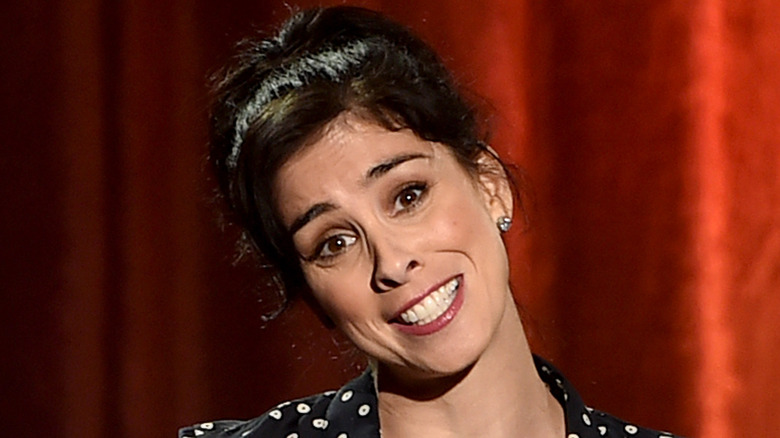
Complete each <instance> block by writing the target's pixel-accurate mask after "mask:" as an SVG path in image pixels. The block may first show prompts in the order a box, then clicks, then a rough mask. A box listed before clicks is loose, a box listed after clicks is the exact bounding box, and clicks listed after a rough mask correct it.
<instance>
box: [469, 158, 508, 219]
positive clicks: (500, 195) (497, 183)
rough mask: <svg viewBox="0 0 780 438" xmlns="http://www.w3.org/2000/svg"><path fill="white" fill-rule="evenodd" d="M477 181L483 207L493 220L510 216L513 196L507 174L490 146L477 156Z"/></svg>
mask: <svg viewBox="0 0 780 438" xmlns="http://www.w3.org/2000/svg"><path fill="white" fill-rule="evenodd" d="M477 182H478V184H479V189H480V191H481V192H482V195H483V197H484V200H485V207H486V208H487V210H488V212H489V213H490V216H491V218H493V221H494V222H495V221H498V218H500V217H501V216H507V217H510V218H511V217H512V207H513V205H514V197H513V195H512V186H511V184H510V182H509V176H508V175H507V174H506V171H505V170H504V167H503V166H502V165H501V162H500V161H499V160H498V155H496V153H495V151H493V149H492V148H490V149H489V152H482V153H481V154H480V156H479V157H478V158H477Z"/></svg>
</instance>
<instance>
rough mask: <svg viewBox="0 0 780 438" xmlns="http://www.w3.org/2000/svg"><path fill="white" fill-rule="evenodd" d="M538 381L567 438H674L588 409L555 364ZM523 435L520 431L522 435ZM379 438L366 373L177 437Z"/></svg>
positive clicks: (543, 365)
mask: <svg viewBox="0 0 780 438" xmlns="http://www.w3.org/2000/svg"><path fill="white" fill-rule="evenodd" d="M534 362H535V364H536V369H537V371H538V372H539V376H540V377H541V378H542V380H543V381H544V382H545V383H546V384H547V386H548V387H549V388H550V392H551V393H552V395H553V396H554V397H555V398H556V399H557V400H558V402H559V403H560V404H561V406H562V407H563V411H564V415H565V417H566V437H567V438H599V437H616V438H617V437H619V438H670V437H673V436H674V435H672V434H670V433H666V432H658V431H653V430H650V429H646V428H643V427H639V426H637V425H635V424H632V423H628V422H625V421H623V420H620V419H618V418H615V417H613V416H611V415H609V414H605V413H603V412H600V411H597V410H595V409H592V408H590V407H587V406H586V405H585V404H584V403H583V401H582V399H581V398H580V396H579V394H577V391H575V390H574V388H573V387H572V386H571V384H570V383H569V382H568V381H567V380H566V379H565V378H564V377H563V375H561V373H560V372H558V371H557V370H556V369H555V368H553V366H552V365H550V364H549V363H547V362H546V361H545V360H544V359H541V358H539V357H536V356H534ZM518 433H519V431H518ZM196 437H204V438H244V437H246V438H258V437H262V438H379V437H380V433H379V413H378V411H377V395H376V389H375V388H374V379H373V378H372V376H371V374H370V373H369V372H368V371H366V372H364V373H363V374H362V375H360V376H359V377H357V378H355V379H353V380H352V381H350V382H349V383H347V384H346V385H345V386H344V387H343V388H341V389H339V390H338V391H328V392H324V393H322V394H317V395H314V396H311V397H306V398H302V399H298V400H293V401H288V402H284V403H281V404H279V405H277V406H276V407H275V408H273V409H271V410H270V411H268V412H266V413H265V414H263V415H261V416H259V417H257V418H254V419H252V420H248V421H236V420H223V421H214V422H210V423H201V424H197V425H195V426H192V427H185V428H183V429H181V430H180V431H179V438H196Z"/></svg>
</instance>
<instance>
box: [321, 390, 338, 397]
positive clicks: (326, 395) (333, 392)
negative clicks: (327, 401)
mask: <svg viewBox="0 0 780 438" xmlns="http://www.w3.org/2000/svg"><path fill="white" fill-rule="evenodd" d="M335 393H336V391H325V392H323V393H322V395H324V396H325V397H330V396H332V395H333V394H335Z"/></svg>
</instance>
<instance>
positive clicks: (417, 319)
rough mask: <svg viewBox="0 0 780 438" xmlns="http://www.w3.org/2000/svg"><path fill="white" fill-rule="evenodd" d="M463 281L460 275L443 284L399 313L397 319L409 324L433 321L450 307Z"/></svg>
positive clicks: (418, 324)
mask: <svg viewBox="0 0 780 438" xmlns="http://www.w3.org/2000/svg"><path fill="white" fill-rule="evenodd" d="M461 281H462V279H461V276H460V275H459V276H457V277H455V278H453V279H452V280H450V281H448V282H447V283H445V284H443V285H441V286H440V287H439V288H438V289H436V290H434V291H433V292H431V293H429V294H428V295H427V296H426V297H425V298H423V299H422V300H421V301H420V302H419V303H417V304H415V305H414V306H412V307H411V308H410V309H407V310H406V311H404V312H402V313H401V314H400V315H398V318H396V321H397V322H398V323H400V324H403V325H408V326H424V325H427V324H430V323H432V322H433V321H435V320H436V319H438V318H439V317H441V316H442V315H444V314H445V313H446V312H447V310H449V309H450V307H451V306H452V303H453V302H454V301H455V297H456V296H457V295H458V291H459V289H460V285H461Z"/></svg>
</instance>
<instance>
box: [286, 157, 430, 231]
mask: <svg viewBox="0 0 780 438" xmlns="http://www.w3.org/2000/svg"><path fill="white" fill-rule="evenodd" d="M421 158H425V159H429V158H431V157H430V156H428V155H425V154H404V155H398V156H395V157H393V158H390V159H389V160H387V161H384V162H382V163H379V164H377V165H376V166H374V167H372V168H371V169H369V170H368V172H366V181H371V180H375V179H377V178H379V177H381V176H382V175H384V174H386V173H387V172H389V171H391V170H392V169H393V168H394V167H396V166H398V165H399V164H402V163H406V162H407V161H411V160H417V159H421ZM336 208H337V207H336V206H335V205H334V204H331V203H330V202H320V203H317V204H314V205H313V206H312V207H311V208H309V209H308V210H306V212H305V213H303V214H302V215H300V216H298V217H297V218H296V219H295V220H294V221H293V223H292V225H291V226H290V235H291V236H292V235H294V234H295V233H296V232H298V230H300V229H301V228H303V227H304V226H305V225H306V224H308V223H309V222H311V221H313V220H314V219H316V218H317V217H318V216H320V215H322V214H324V213H327V212H329V211H332V210H335V209H336Z"/></svg>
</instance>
